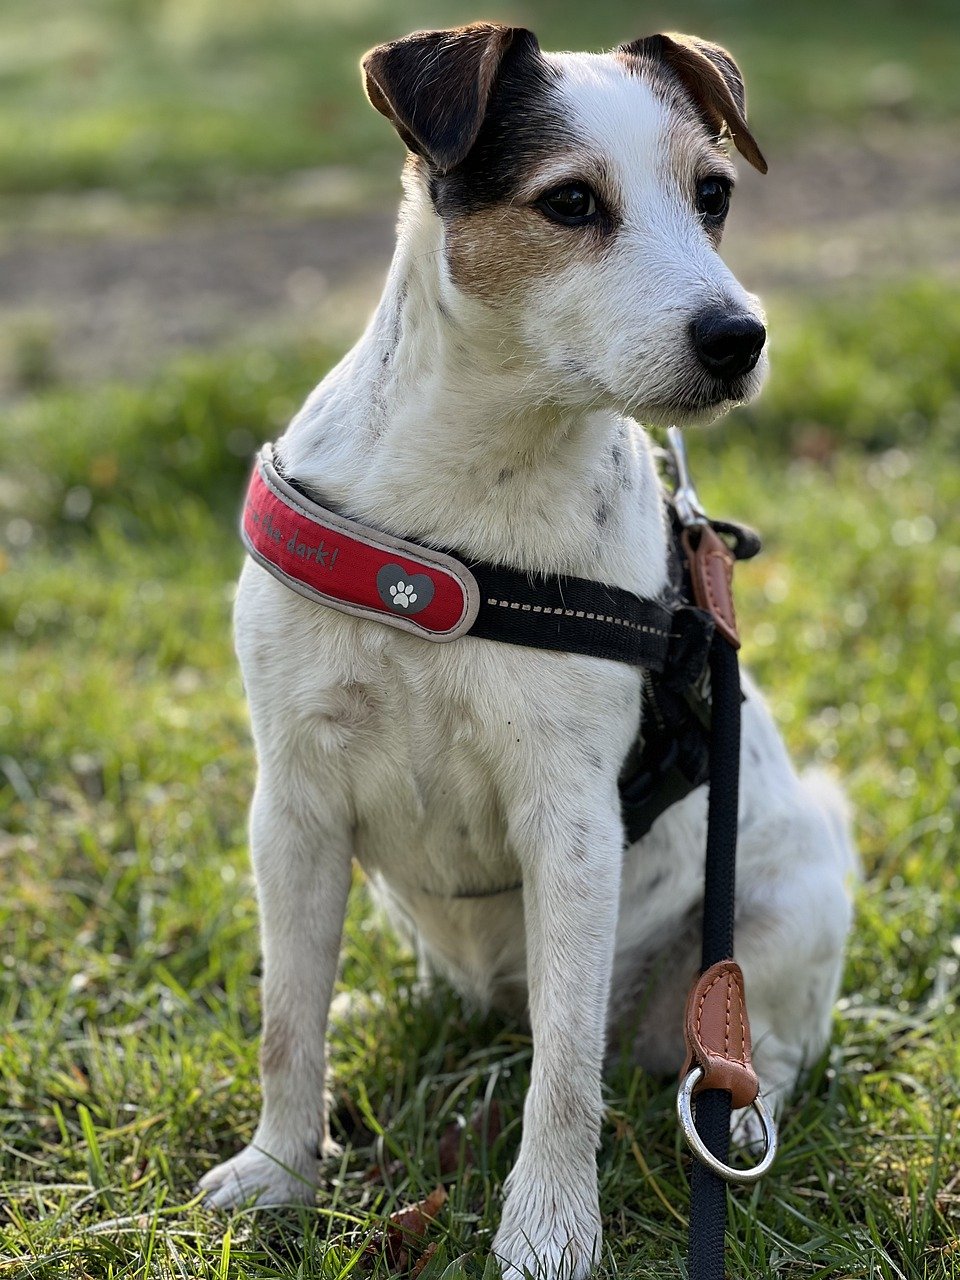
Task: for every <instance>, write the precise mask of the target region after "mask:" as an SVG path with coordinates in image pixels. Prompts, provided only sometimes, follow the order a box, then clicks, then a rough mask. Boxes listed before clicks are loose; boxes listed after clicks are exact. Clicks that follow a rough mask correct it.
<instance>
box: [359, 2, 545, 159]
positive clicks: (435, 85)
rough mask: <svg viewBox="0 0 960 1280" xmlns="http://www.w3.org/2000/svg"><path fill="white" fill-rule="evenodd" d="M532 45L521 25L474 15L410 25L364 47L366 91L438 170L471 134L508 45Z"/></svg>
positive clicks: (461, 151) (463, 148)
mask: <svg viewBox="0 0 960 1280" xmlns="http://www.w3.org/2000/svg"><path fill="white" fill-rule="evenodd" d="M515 43H523V44H524V45H526V46H527V47H528V48H529V49H530V50H531V51H537V50H539V46H538V44H537V40H536V37H535V36H534V35H533V33H532V32H531V31H527V30H525V29H524V28H523V27H506V26H502V25H501V24H499V23H490V22H476V23H472V24H471V25H470V26H466V27H455V28H453V29H452V30H449V31H415V32H414V33H413V35H410V36H405V37H404V38H403V39H402V40H393V41H391V42H390V43H389V44H381V45H378V46H377V47H376V48H375V49H371V50H370V52H369V53H366V54H364V56H363V59H362V62H361V65H362V67H363V73H364V79H365V84H366V90H367V97H368V98H369V99H370V101H371V103H372V104H373V105H374V106H375V107H376V109H377V110H378V111H379V112H380V113H381V114H382V115H385V116H386V117H387V119H388V120H389V121H391V123H392V124H393V125H394V127H395V128H396V130H397V133H399V135H400V137H401V138H402V139H403V141H404V142H405V143H406V145H407V146H408V147H409V148H410V150H411V151H413V152H415V153H416V154H417V155H421V156H424V157H425V158H426V159H427V160H429V161H430V162H431V163H432V164H433V165H435V166H436V168H437V169H439V170H440V171H441V172H442V173H445V172H447V171H448V170H450V169H452V168H454V167H455V166H456V165H458V164H460V162H461V161H462V160H463V159H464V158H465V157H466V155H467V153H468V152H469V151H470V148H471V147H472V146H473V144H474V143H475V142H476V140H477V134H478V133H479V132H480V126H481V125H482V124H483V118H484V115H485V114H486V110H487V104H488V103H489V100H490V93H491V91H492V89H493V86H494V83H495V81H496V78H497V73H498V71H499V70H500V64H501V62H502V61H503V57H504V55H505V54H506V52H507V50H508V49H510V48H511V46H513V45H514V44H515Z"/></svg>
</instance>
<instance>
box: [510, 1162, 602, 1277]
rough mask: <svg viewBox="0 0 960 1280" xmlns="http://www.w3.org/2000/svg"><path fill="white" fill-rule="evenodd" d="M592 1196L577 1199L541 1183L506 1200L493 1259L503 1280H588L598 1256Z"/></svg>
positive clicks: (515, 1191) (518, 1187)
mask: <svg viewBox="0 0 960 1280" xmlns="http://www.w3.org/2000/svg"><path fill="white" fill-rule="evenodd" d="M601 1242H602V1232H601V1227H600V1213H599V1209H598V1207H597V1202H596V1191H595V1190H594V1191H593V1192H592V1194H591V1195H577V1194H576V1193H575V1192H573V1193H572V1192H571V1191H569V1190H568V1189H566V1188H562V1187H559V1186H548V1185H546V1184H545V1183H542V1182H541V1183H536V1182H534V1183H528V1184H526V1185H524V1184H518V1183H516V1181H514V1189H513V1190H512V1191H511V1193H510V1194H509V1196H508V1197H507V1203H506V1205H505V1206H504V1210H503V1218H502V1220H501V1223H500V1230H499V1231H498V1232H497V1234H496V1237H495V1239H494V1242H493V1255H494V1257H495V1258H496V1260H497V1261H498V1262H499V1263H500V1269H501V1273H502V1275H503V1280H522V1278H523V1277H524V1276H530V1277H533V1278H534V1280H586V1277H587V1276H589V1274H590V1272H591V1271H592V1270H593V1267H594V1265H595V1264H596V1262H597V1259H598V1258H599V1256H600V1245H601Z"/></svg>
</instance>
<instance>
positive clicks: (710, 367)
mask: <svg viewBox="0 0 960 1280" xmlns="http://www.w3.org/2000/svg"><path fill="white" fill-rule="evenodd" d="M690 332H691V335H692V337H693V345H694V346H695V347H696V349H697V355H698V356H699V357H700V361H701V363H702V364H703V367H704V368H705V369H706V370H707V372H708V373H712V374H713V375H714V377H717V378H723V379H725V380H729V379H731V378H739V377H742V375H743V374H745V373H749V372H750V370H751V369H752V368H753V366H754V365H755V364H756V363H757V361H758V360H759V359H760V352H761V351H762V350H763V344H764V343H765V342H766V340H767V331H766V329H765V328H764V327H763V325H762V324H761V323H760V321H759V320H757V319H756V318H755V317H754V316H751V315H746V314H745V313H743V312H735V313H733V314H732V315H731V314H729V313H728V312H725V311H704V312H702V313H701V314H700V315H699V316H697V318H696V320H694V322H693V324H692V325H691V326H690Z"/></svg>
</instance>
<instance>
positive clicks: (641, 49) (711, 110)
mask: <svg viewBox="0 0 960 1280" xmlns="http://www.w3.org/2000/svg"><path fill="white" fill-rule="evenodd" d="M619 52H620V53H624V54H628V55H631V56H633V57H638V58H648V59H650V60H651V61H659V62H662V63H664V64H665V65H666V66H667V67H669V68H670V69H671V70H672V71H673V72H674V74H675V75H676V76H677V78H678V79H679V80H680V81H681V82H682V83H683V85H684V87H685V88H686V90H687V92H688V93H689V94H690V96H691V97H692V98H693V100H694V102H695V103H696V105H697V107H698V108H699V110H700V112H701V113H702V115H703V117H704V119H705V120H706V122H707V124H708V125H709V127H710V128H711V129H716V131H717V133H721V132H722V131H723V130H724V128H726V130H727V131H728V132H729V134H730V137H731V138H732V139H733V144H734V146H735V147H736V148H737V150H738V151H739V152H740V154H741V155H742V156H743V157H744V159H746V160H749V162H750V163H751V164H752V165H753V167H754V168H755V169H759V170H760V172H761V173H766V172H767V162H766V160H764V158H763V155H762V154H761V152H760V148H759V147H758V146H757V144H756V140H755V139H754V137H753V134H752V133H751V132H750V130H749V129H748V128H747V120H746V92H745V90H744V87H743V76H742V75H741V74H740V68H739V67H738V66H737V64H736V62H734V60H733V58H732V56H731V55H730V54H729V53H728V52H727V50H726V49H724V48H722V47H721V46H720V45H718V44H711V43H710V41H709V40H700V39H698V38H697V36H683V35H680V34H679V33H678V32H676V31H671V32H669V33H667V34H665V35H656V36H643V37H642V38H641V39H639V40H634V41H632V42H631V43H630V44H624V45H621V46H620V49H619Z"/></svg>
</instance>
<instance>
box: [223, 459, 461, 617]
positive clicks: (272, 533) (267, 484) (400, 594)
mask: <svg viewBox="0 0 960 1280" xmlns="http://www.w3.org/2000/svg"><path fill="white" fill-rule="evenodd" d="M241 536H242V538H243V541H244V544H245V545H246V548H247V550H248V551H249V552H250V554H251V556H253V558H254V560H256V561H257V562H258V563H259V564H261V565H263V567H264V568H265V569H267V570H269V572H270V573H272V574H273V576H274V577H275V578H278V579H279V580H280V581H281V582H283V583H285V584H286V585H287V586H288V587H291V588H292V589H293V590H294V591H297V592H299V594H300V595H302V596H307V597H308V598H309V599H311V600H316V601H318V602H319V603H320V604H326V605H330V606H331V607H333V608H335V609H339V610H340V611H341V612H343V613H351V614H355V615H356V616H357V617H360V618H376V619H377V620H378V621H379V622H386V623H388V624H389V625H390V626H393V627H400V628H401V629H402V630H404V631H412V632H413V633H414V634H415V635H419V636H423V637H425V638H426V639H428V640H455V639H456V638H457V637H458V636H462V635H466V633H467V632H468V631H469V630H470V628H471V627H472V625H473V623H474V620H475V619H476V616H477V610H478V608H479V605H480V592H479V588H478V586H477V582H476V579H475V578H474V576H473V574H472V573H471V572H470V570H469V569H468V568H467V567H466V565H463V564H461V563H460V562H459V561H457V560H455V559H453V557H452V556H448V555H445V554H444V553H443V552H441V551H434V550H432V548H430V547H424V546H421V545H420V544H419V543H415V542H407V541H405V540H404V539H402V538H393V537H391V536H390V535H389V534H386V533H380V532H379V531H378V530H376V529H371V528H369V527H368V526H366V525H363V524H360V523H359V522H358V521H356V520H347V519H345V518H344V517H343V516H339V515H337V514H336V513H335V512H333V511H328V510H326V508H324V507H321V506H320V504H319V503H317V502H314V501H312V500H311V499H310V498H307V497H306V496H305V495H304V494H302V493H301V492H300V491H299V490H297V489H295V488H294V487H293V486H292V485H290V484H288V482H287V481H286V480H284V479H283V477H282V476H281V475H280V474H279V472H278V471H277V469H276V467H275V466H274V463H273V448H272V446H271V445H269V444H268V445H265V446H264V448H263V450H262V451H261V453H260V456H259V457H258V459H257V462H256V465H255V466H254V469H253V475H252V476H251V478H250V487H249V489H248V490H247V499H246V502H245V504H244V508H243V519H242V522H241Z"/></svg>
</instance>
